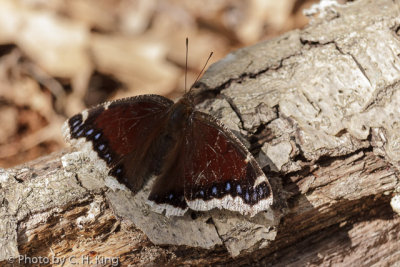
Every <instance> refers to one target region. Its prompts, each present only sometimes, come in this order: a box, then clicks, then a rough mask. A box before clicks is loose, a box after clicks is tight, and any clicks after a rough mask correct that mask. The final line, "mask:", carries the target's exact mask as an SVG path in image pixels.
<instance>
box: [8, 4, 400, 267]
mask: <svg viewBox="0 0 400 267" xmlns="http://www.w3.org/2000/svg"><path fill="white" fill-rule="evenodd" d="M399 10H400V4H399V3H398V2H397V1H388V0H378V1H366V0H359V1H354V2H350V3H348V4H346V5H343V6H332V7H330V8H329V9H327V10H326V12H324V13H323V14H324V15H323V16H322V17H316V18H315V19H314V21H313V22H312V23H311V24H310V25H309V26H308V27H307V28H305V29H303V30H298V31H293V32H289V33H287V34H285V35H283V36H281V37H279V38H276V39H273V40H269V41H266V42H263V43H259V44H256V45H254V46H251V47H246V48H243V49H240V50H238V51H237V52H234V53H232V54H230V55H228V56H227V57H226V58H225V59H224V60H222V61H220V62H217V63H216V64H214V65H212V66H211V67H210V68H209V70H208V71H207V72H206V73H205V75H204V77H203V78H202V79H201V80H200V83H199V84H198V87H199V89H198V90H199V92H200V95H199V96H200V97H199V99H200V100H201V101H200V100H199V104H198V107H199V109H201V110H203V111H206V112H208V113H210V114H213V115H215V116H216V117H218V118H220V119H221V121H222V122H224V124H225V125H226V126H227V127H229V128H231V129H232V131H233V132H234V133H235V134H237V135H238V136H239V138H241V139H242V140H243V141H244V144H245V145H247V146H248V147H250V149H251V151H252V152H253V153H254V154H255V155H258V160H259V162H260V164H261V165H262V166H263V167H264V171H265V172H266V174H267V176H268V177H270V179H271V184H272V186H273V188H274V195H275V196H276V200H275V203H274V209H273V210H272V211H271V212H269V213H267V214H260V216H256V217H255V218H253V219H249V218H246V217H243V216H238V215H237V214H234V213H229V212H220V211H215V210H214V211H211V212H204V213H190V212H189V213H188V214H187V215H186V216H184V217H182V218H175V217H173V218H166V217H165V216H162V215H159V214H156V213H153V212H151V210H149V209H148V207H147V206H146V204H145V203H144V202H145V201H144V200H145V198H146V197H147V193H148V190H149V187H150V186H151V181H150V183H149V184H148V185H147V186H146V187H145V188H144V190H142V191H141V192H139V193H138V194H137V195H135V196H132V194H130V193H129V192H123V191H115V192H114V191H112V190H110V189H109V188H108V187H106V186H105V183H104V176H102V174H101V173H98V172H97V171H96V168H95V166H94V163H91V162H88V158H86V157H85V155H82V154H81V153H79V152H73V153H70V151H68V152H60V153H57V154H52V155H49V156H47V157H45V158H42V159H39V160H36V161H34V162H29V163H27V164H26V165H24V166H20V167H17V168H14V169H8V170H1V172H0V185H1V186H0V200H1V201H0V203H2V204H1V207H0V221H1V223H0V230H1V231H0V261H4V262H6V260H7V259H8V258H9V257H11V256H14V257H16V256H18V255H19V254H20V255H29V256H35V255H36V256H48V257H51V256H52V255H57V256H59V257H61V256H71V255H74V256H77V255H103V256H114V257H119V261H120V262H121V263H122V264H123V265H128V264H136V265H138V264H139V265H145V264H149V263H156V264H168V265H177V264H191V265H195V264H196V265H209V264H235V265H245V264H253V265H257V264H259V265H263V266H264V265H277V266H288V265H289V266H291V265H292V266H299V265H310V264H318V265H330V264H343V265H364V266H366V265H368V266H370V265H371V264H379V265H391V264H395V263H397V264H398V262H399V261H400V253H399V251H400V243H399V242H398V239H399V238H400V236H399V230H400V219H399V215H398V214H396V213H395V212H393V210H392V208H391V206H390V201H391V199H392V198H393V196H395V195H396V194H398V192H399V191H400V190H399V186H398V184H399V171H398V167H399V160H400V150H399V145H398V144H399V143H400V142H399V140H400V131H399V124H398V121H399V120H400V110H399V108H398V107H399V106H400V90H399V85H400V84H399V80H400V71H399V70H400V59H399V54H400V39H399V29H400V13H399Z"/></svg>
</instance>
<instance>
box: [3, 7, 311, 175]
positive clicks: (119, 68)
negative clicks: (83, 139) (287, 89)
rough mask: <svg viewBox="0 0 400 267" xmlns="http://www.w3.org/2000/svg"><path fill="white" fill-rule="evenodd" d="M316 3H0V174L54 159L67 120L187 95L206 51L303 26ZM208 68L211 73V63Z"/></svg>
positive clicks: (219, 53)
mask: <svg viewBox="0 0 400 267" xmlns="http://www.w3.org/2000/svg"><path fill="white" fill-rule="evenodd" d="M316 2H319V1H317V0H281V1H276V0H201V1H200V0H197V1H196V0H191V1H189V0H68V1H67V0H53V1H46V0H0V167H11V166H13V165H17V164H21V163H23V162H26V161H29V160H32V159H34V158H37V157H39V156H42V155H45V154H49V153H51V152H53V151H57V150H59V149H61V148H63V147H64V146H66V144H65V143H64V141H63V139H62V135H61V125H62V123H63V122H64V121H65V119H67V117H69V116H71V115H73V114H75V113H77V112H80V111H82V110H83V109H84V108H86V107H90V106H92V105H96V104H98V103H101V102H104V101H106V100H109V99H116V98H121V97H126V96H133V95H138V94H148V93H155V94H161V95H164V96H166V97H169V98H171V99H176V98H178V97H179V96H181V95H182V92H183V90H184V69H185V38H186V37H188V38H189V67H188V84H189V85H191V84H192V83H193V81H194V80H195V78H196V76H197V74H198V73H199V71H200V70H201V68H202V66H203V65H204V63H205V61H206V59H207V57H208V55H209V53H210V51H213V52H214V56H213V57H212V59H211V62H210V64H212V62H215V61H218V60H219V59H221V58H223V57H224V56H225V55H226V54H227V53H229V52H231V51H233V50H236V49H238V48H240V47H244V46H249V45H252V44H254V43H257V42H260V41H261V40H267V39H270V38H273V37H275V36H277V35H280V34H282V33H283V32H287V31H289V30H291V29H294V28H302V27H304V25H306V24H307V23H308V18H307V17H305V16H304V15H303V9H305V8H309V7H310V6H311V5H312V4H314V3H316ZM210 64H209V65H210Z"/></svg>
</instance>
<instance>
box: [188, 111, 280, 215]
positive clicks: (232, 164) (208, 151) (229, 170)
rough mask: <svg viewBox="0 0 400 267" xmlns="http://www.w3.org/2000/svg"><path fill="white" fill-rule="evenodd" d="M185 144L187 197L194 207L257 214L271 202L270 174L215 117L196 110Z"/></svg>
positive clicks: (196, 208)
mask: <svg viewBox="0 0 400 267" xmlns="http://www.w3.org/2000/svg"><path fill="white" fill-rule="evenodd" d="M189 131H190V136H191V137H190V138H189V142H188V144H187V145H186V151H187V152H186V157H187V158H188V160H187V163H186V165H185V184H184V187H185V199H186V201H187V204H188V206H189V207H190V208H191V209H193V210H210V209H213V208H225V209H228V210H231V211H238V212H240V213H242V214H250V215H252V216H253V215H255V214H256V213H258V212H259V211H262V210H267V209H268V208H269V206H270V205H271V204H272V191H271V186H270V184H269V182H268V179H267V177H266V176H265V174H264V173H263V172H262V170H261V169H260V167H259V166H258V164H257V162H256V161H255V159H254V158H253V156H252V155H251V153H250V152H249V151H248V150H247V149H246V148H245V147H244V146H243V145H242V143H241V142H240V141H239V140H238V139H237V138H236V137H235V136H234V135H233V134H232V132H230V131H229V130H228V129H227V128H225V127H224V126H223V125H222V124H221V123H220V122H219V121H217V120H216V119H215V118H214V117H212V116H210V115H208V114H205V113H202V112H198V111H195V112H194V115H193V118H192V121H191V127H190V129H189Z"/></svg>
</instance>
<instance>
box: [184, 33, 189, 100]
mask: <svg viewBox="0 0 400 267" xmlns="http://www.w3.org/2000/svg"><path fill="white" fill-rule="evenodd" d="M188 50H189V39H188V38H187V37H186V62H185V94H186V88H187V85H186V84H187V72H188Z"/></svg>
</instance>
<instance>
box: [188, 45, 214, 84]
mask: <svg viewBox="0 0 400 267" xmlns="http://www.w3.org/2000/svg"><path fill="white" fill-rule="evenodd" d="M213 54H214V52H211V53H210V55H209V56H208V59H207V61H206V64H204V66H203V68H202V69H201V71H200V73H199V75H197V78H196V80H195V81H194V83H193V85H192V86H191V87H190V89H192V88H193V86H194V85H195V84H196V83H197V81H198V80H199V78H200V76H201V74H202V73H203V72H204V69H205V68H206V66H207V64H208V61H210V58H211V57H212V55H213Z"/></svg>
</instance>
